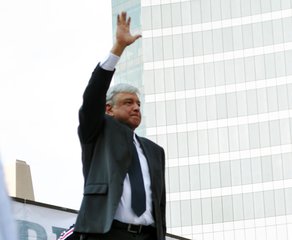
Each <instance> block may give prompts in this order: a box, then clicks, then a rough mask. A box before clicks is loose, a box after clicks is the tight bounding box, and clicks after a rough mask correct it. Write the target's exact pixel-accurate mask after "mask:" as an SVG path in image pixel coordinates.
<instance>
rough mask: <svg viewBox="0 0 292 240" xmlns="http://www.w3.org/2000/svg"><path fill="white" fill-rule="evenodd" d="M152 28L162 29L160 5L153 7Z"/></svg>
mask: <svg viewBox="0 0 292 240" xmlns="http://www.w3.org/2000/svg"><path fill="white" fill-rule="evenodd" d="M152 28H153V29H156V28H161V9H160V5H154V6H152Z"/></svg>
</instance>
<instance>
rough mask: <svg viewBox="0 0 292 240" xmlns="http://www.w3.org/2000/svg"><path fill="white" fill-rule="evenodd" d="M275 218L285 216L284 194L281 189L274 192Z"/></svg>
mask: <svg viewBox="0 0 292 240" xmlns="http://www.w3.org/2000/svg"><path fill="white" fill-rule="evenodd" d="M274 197H275V207H276V208H275V210H276V216H282V215H285V210H286V209H285V193H284V190H283V189H277V190H275V191H274Z"/></svg>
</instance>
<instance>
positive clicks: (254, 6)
mask: <svg viewBox="0 0 292 240" xmlns="http://www.w3.org/2000/svg"><path fill="white" fill-rule="evenodd" d="M250 4H251V14H252V15H254V14H260V13H261V0H252V1H250Z"/></svg>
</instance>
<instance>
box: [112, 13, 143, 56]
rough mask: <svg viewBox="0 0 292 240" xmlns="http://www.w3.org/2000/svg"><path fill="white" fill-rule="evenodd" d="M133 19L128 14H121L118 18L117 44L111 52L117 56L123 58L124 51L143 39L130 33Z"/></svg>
mask: <svg viewBox="0 0 292 240" xmlns="http://www.w3.org/2000/svg"><path fill="white" fill-rule="evenodd" d="M130 25H131V18H130V17H128V18H127V13H126V12H121V14H119V15H118V16H117V31H116V42H115V44H114V46H113V48H112V50H111V52H112V53H113V54H115V55H118V56H121V54H122V52H123V51H124V49H125V48H126V47H127V46H129V45H131V44H132V43H133V42H135V41H136V40H137V39H138V38H140V37H141V35H140V34H136V35H132V34H131V33H130Z"/></svg>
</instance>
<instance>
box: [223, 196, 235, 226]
mask: <svg viewBox="0 0 292 240" xmlns="http://www.w3.org/2000/svg"><path fill="white" fill-rule="evenodd" d="M222 203H223V219H224V222H231V221H234V218H233V202H232V196H223V197H222Z"/></svg>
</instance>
